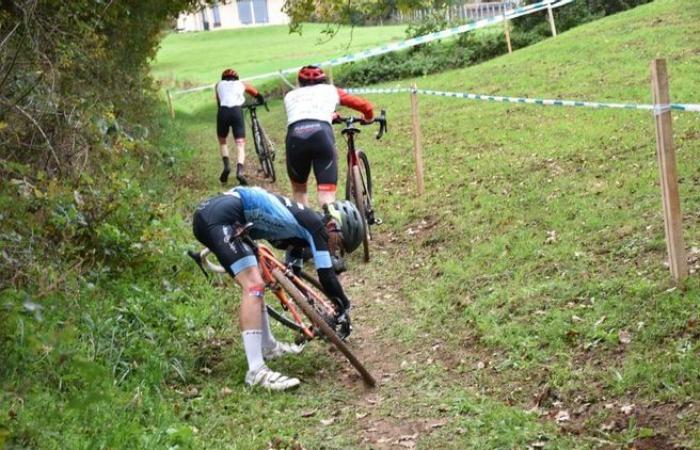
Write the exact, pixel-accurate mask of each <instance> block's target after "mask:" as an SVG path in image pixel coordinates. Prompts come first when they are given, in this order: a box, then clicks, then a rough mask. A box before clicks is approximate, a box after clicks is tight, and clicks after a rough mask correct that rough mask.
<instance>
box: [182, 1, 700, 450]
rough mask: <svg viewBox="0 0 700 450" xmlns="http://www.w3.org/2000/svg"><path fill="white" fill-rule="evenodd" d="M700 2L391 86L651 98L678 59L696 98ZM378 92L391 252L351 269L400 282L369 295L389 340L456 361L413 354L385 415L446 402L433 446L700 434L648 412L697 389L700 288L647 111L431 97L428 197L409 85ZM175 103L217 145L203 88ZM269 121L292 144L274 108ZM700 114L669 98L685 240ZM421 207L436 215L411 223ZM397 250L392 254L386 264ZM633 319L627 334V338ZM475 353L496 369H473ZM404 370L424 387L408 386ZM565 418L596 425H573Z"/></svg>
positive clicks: (645, 10) (188, 123)
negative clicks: (662, 179)
mask: <svg viewBox="0 0 700 450" xmlns="http://www.w3.org/2000/svg"><path fill="white" fill-rule="evenodd" d="M698 19H700V8H699V7H698V5H697V4H696V3H694V2H692V1H657V2H655V3H653V4H650V5H648V6H645V7H641V8H638V9H636V10H634V11H631V12H629V13H626V14H620V15H617V16H613V17H610V18H607V19H605V20H601V21H599V22H596V23H593V24H590V25H587V26H585V27H581V28H579V29H574V30H571V31H570V32H567V33H564V34H562V35H560V36H559V37H558V38H557V39H550V40H547V41H545V42H542V43H540V44H537V45H535V46H533V47H532V48H528V49H524V50H521V51H518V52H516V53H514V54H513V55H510V56H504V57H501V58H497V59H495V60H493V61H490V62H488V63H486V64H482V65H480V66H477V67H473V68H469V69H464V70H456V71H452V72H448V73H445V74H442V75H436V76H430V77H425V78H421V79H417V80H405V81H402V82H399V83H392V84H391V86H395V85H400V86H408V85H410V83H411V82H412V81H415V82H417V83H418V85H419V87H423V88H430V89H439V90H453V91H465V92H474V93H482V94H495V95H511V96H529V97H544V98H566V99H580V100H591V101H627V102H636V103H649V102H650V95H651V94H650V88H649V77H650V75H649V67H650V62H651V60H652V59H653V58H654V57H665V58H667V60H668V64H669V72H670V74H671V80H670V84H671V95H672V99H673V101H676V102H688V103H700V95H698V91H697V89H696V86H697V85H698V83H699V82H700V75H698V74H699V73H700V72H699V71H698V69H699V68H700V53H698V48H700V39H699V38H698V37H697V36H698V35H697V31H699V26H698V23H700V20H698ZM372 100H373V101H374V102H375V104H376V105H377V106H378V107H381V108H386V109H387V110H388V111H389V117H390V130H391V133H390V134H389V135H387V136H386V137H385V139H384V140H383V141H382V142H381V143H379V144H376V143H373V142H372V141H371V140H370V139H369V138H368V136H365V135H364V134H363V135H362V136H361V137H362V143H363V144H364V145H366V146H367V147H368V149H367V150H368V151H369V154H370V158H371V160H372V164H373V170H374V171H373V174H374V179H375V183H376V186H377V188H378V192H377V196H376V197H377V207H378V210H379V211H380V214H381V215H382V217H383V218H384V219H385V221H386V222H387V223H386V225H384V226H382V228H380V229H378V230H379V243H378V246H379V248H382V249H384V252H385V254H382V253H379V254H376V256H377V257H376V259H375V261H374V262H373V263H372V264H370V266H369V267H366V266H362V265H360V264H359V263H358V261H355V265H354V267H353V271H354V272H355V274H354V275H353V277H354V278H359V279H364V280H365V284H366V286H367V287H365V288H363V289H361V290H360V291H359V296H360V298H361V299H363V300H364V301H365V302H366V303H367V301H368V300H369V303H373V301H372V300H371V299H373V298H375V297H377V295H378V292H379V293H381V292H382V291H384V289H385V288H382V286H386V285H387V283H388V285H389V286H392V287H394V286H395V289H396V291H397V293H398V297H399V298H401V299H402V301H401V302H400V303H399V304H398V305H397V304H392V305H391V306H388V305H382V309H377V308H379V307H378V306H375V307H373V306H368V308H369V311H368V312H366V313H365V314H364V315H363V316H362V319H364V320H365V321H367V322H369V324H367V325H366V326H372V327H374V326H375V324H377V323H378V324H380V327H381V328H382V330H383V331H382V332H380V333H379V336H375V339H379V342H382V344H383V345H387V346H388V348H393V347H394V346H396V345H400V346H401V348H403V347H404V346H405V347H408V348H419V349H420V348H423V347H425V346H428V344H426V343H424V342H425V341H428V342H432V341H433V340H434V339H441V340H443V341H444V342H445V343H444V344H443V346H444V347H446V348H447V349H446V350H444V351H445V353H447V354H448V355H449V356H447V357H446V359H447V360H456V361H458V363H453V364H449V365H450V366H453V367H452V368H451V369H450V370H448V371H447V373H446V374H445V373H444V372H442V371H441V370H440V369H439V368H443V369H444V364H445V363H443V365H441V364H440V363H439V362H438V361H433V362H432V363H431V364H426V363H425V358H427V356H426V353H423V361H422V362H421V361H420V360H417V361H416V363H415V365H411V366H410V377H409V375H404V373H403V372H404V371H401V372H400V373H401V375H400V376H399V375H397V376H396V378H398V379H397V380H396V381H394V383H391V388H389V389H391V395H390V396H395V397H396V398H395V400H394V401H391V402H389V403H390V404H389V405H388V406H387V405H385V407H384V410H383V411H382V412H381V413H380V414H379V416H380V417H381V416H383V415H384V414H386V416H387V417H395V416H396V417H397V419H396V420H394V421H393V422H394V423H396V422H400V421H401V418H402V417H405V420H409V419H408V417H411V416H418V417H420V415H421V411H428V412H429V414H436V415H437V416H439V417H449V425H447V426H446V427H444V428H440V429H439V430H438V431H436V432H432V433H426V434H425V435H423V434H422V433H421V436H422V437H421V438H420V439H419V440H418V443H419V446H423V447H426V448H429V447H450V446H452V447H454V448H465V447H469V448H511V447H514V446H521V447H522V446H525V445H527V444H528V443H531V442H533V441H535V440H538V439H540V438H541V437H544V440H546V442H548V445H549V446H552V447H553V448H562V447H572V448H579V447H582V446H583V447H587V446H594V445H597V444H600V443H601V442H603V441H610V442H615V443H616V444H615V445H626V444H628V443H631V442H633V441H634V440H635V439H645V438H648V435H649V433H650V431H649V430H650V429H651V430H652V432H651V434H652V435H655V436H657V438H659V436H661V437H663V438H668V439H671V441H673V442H676V443H684V444H685V445H691V446H695V445H700V441H699V440H698V439H699V436H698V434H697V433H696V432H694V431H692V430H693V424H695V425H697V422H698V414H697V410H695V409H693V410H692V411H691V412H690V413H689V414H686V415H685V416H684V419H683V420H682V421H680V422H679V421H676V420H674V419H673V415H671V414H669V415H668V416H666V417H664V418H662V419H653V420H652V419H650V417H655V416H654V414H657V413H656V412H654V406H653V405H655V404H657V403H658V402H668V403H669V404H672V405H676V407H677V409H678V410H681V409H682V406H681V405H682V403H683V402H684V401H685V399H686V398H694V397H697V396H698V395H699V394H700V383H698V379H699V378H698V376H697V375H698V373H700V358H699V357H698V347H697V344H696V343H695V342H694V341H693V339H692V338H690V336H692V335H693V334H692V333H694V332H695V331H693V330H694V328H693V327H694V325H693V324H694V323H696V321H697V319H698V315H699V313H700V311H698V304H697V298H698V296H699V295H700V287H699V283H698V281H697V278H696V277H695V276H692V277H691V279H690V280H689V282H688V283H687V288H686V290H685V291H677V290H676V291H671V292H667V289H668V288H670V287H671V283H670V276H669V271H668V269H667V268H666V267H665V266H664V265H663V264H662V263H663V261H664V258H665V244H664V234H663V218H662V215H661V202H660V193H659V187H658V181H657V180H658V169H657V163H656V158H655V144H654V142H655V140H654V139H655V138H654V126H653V121H652V118H651V117H650V115H649V114H648V113H644V112H635V111H605V110H590V109H582V108H577V109H573V108H552V107H550V108H547V107H538V106H521V105H508V104H491V103H486V102H474V101H466V100H458V99H445V98H435V97H421V98H420V108H421V125H422V132H423V138H424V142H423V147H424V158H425V165H426V194H425V195H424V196H423V197H422V198H416V195H415V187H414V181H413V161H412V158H411V150H410V149H411V146H412V143H411V134H410V130H411V125H410V103H409V99H408V96H406V95H375V96H372ZM177 105H178V106H177V107H178V114H179V117H180V118H179V119H178V123H180V124H182V126H185V127H188V132H187V133H188V134H189V135H190V136H191V137H190V139H191V141H190V142H192V143H193V144H194V145H198V146H204V147H208V148H210V150H206V151H207V152H211V153H210V154H211V159H215V157H214V156H213V155H214V153H215V147H214V145H213V143H212V142H211V141H213V138H212V137H211V136H210V133H209V132H208V130H205V129H203V127H207V126H209V123H210V122H211V119H210V117H211V115H212V114H213V107H212V105H211V102H210V101H209V99H208V98H207V97H206V96H205V95H201V96H198V95H193V96H191V97H187V98H185V97H183V98H181V99H179V100H178V103H177ZM262 120H263V121H264V123H265V124H266V126H267V127H268V128H269V129H270V131H272V133H273V135H274V136H275V138H276V141H277V142H283V140H282V138H283V127H282V126H277V125H276V124H283V123H284V122H283V120H284V116H283V112H282V111H280V109H279V106H278V105H275V107H274V108H273V112H272V113H271V114H269V115H265V116H263V118H262ZM699 125H700V117H698V116H697V115H695V114H687V113H674V127H675V130H674V131H675V136H676V138H675V142H676V148H677V152H678V159H679V161H678V162H679V171H680V175H681V195H682V207H683V211H684V212H685V238H686V244H687V247H688V248H691V247H697V246H700V231H699V230H698V227H697V225H698V220H697V214H696V211H697V210H698V209H699V208H700V197H698V196H697V195H695V193H694V185H695V183H696V181H697V180H698V176H699V175H700V174H698V171H697V168H696V167H695V164H694V162H695V160H696V159H697V158H696V156H697V154H698V151H700V140H699V138H698V134H697V131H696V130H697V127H698V126H699ZM340 148H341V149H342V145H340ZM214 164H215V165H214V168H212V169H210V173H209V175H208V176H209V177H210V178H214V176H215V173H216V170H217V169H218V167H217V166H216V164H218V163H217V162H214ZM278 169H283V167H282V166H280V167H279V168H278ZM281 189H282V190H283V191H286V190H287V187H286V186H285V184H284V182H282V186H281ZM422 221H425V222H427V223H428V224H429V225H431V226H432V225H434V224H436V225H434V227H433V228H431V229H430V231H428V232H420V231H419V232H418V233H417V234H408V232H409V230H413V231H415V230H416V229H418V230H420V227H421V222H422ZM550 236H555V238H554V239H549V241H548V237H550ZM387 242H391V243H387ZM408 255H413V256H412V257H409V256H408ZM385 265H390V266H392V267H393V270H378V269H377V268H378V267H383V266H385ZM418 280H420V281H418ZM377 289H379V291H377ZM351 292H352V293H353V294H354V296H355V298H357V296H358V291H356V290H351ZM379 295H381V294H379ZM366 303H365V304H366ZM389 303H391V302H389ZM407 307H408V308H410V311H412V315H411V316H410V317H412V318H413V320H409V318H403V319H402V320H399V321H398V323H397V322H396V321H391V320H386V319H381V318H370V317H371V316H373V315H375V314H381V315H386V314H387V311H396V314H399V315H401V316H402V317H403V316H404V313H403V312H399V311H402V310H404V309H405V308H407ZM380 311H382V312H381V313H380ZM368 316H370V317H368ZM416 324H418V326H416ZM362 325H363V322H359V325H358V326H362ZM621 331H622V332H627V333H630V335H631V336H632V342H631V343H630V344H627V345H625V344H621V343H620V341H619V336H620V332H621ZM465 343H468V344H466V346H465ZM417 353H419V354H420V353H421V351H420V350H418V351H417ZM429 353H430V352H428V353H427V354H429ZM480 362H481V363H483V364H484V365H485V369H475V367H476V365H477V364H478V363H480ZM455 364H456V365H455ZM436 370H437V372H436ZM438 373H439V375H438ZM410 382H417V383H419V384H420V387H419V388H418V389H417V390H415V389H412V388H410V387H402V384H403V383H410ZM544 387H549V389H551V390H552V391H554V392H556V393H557V394H556V395H557V396H558V397H557V398H555V399H554V400H552V399H550V400H546V401H544V402H543V404H542V407H541V409H540V413H541V414H544V416H543V417H542V418H540V419H538V418H537V417H536V416H533V415H525V416H523V415H522V412H523V411H524V410H528V409H530V408H531V407H532V405H533V396H537V395H538V394H539V393H540V392H541V391H542V389H544ZM552 401H556V402H560V403H556V405H558V406H553V405H552ZM635 402H636V405H637V408H638V415H637V416H635V417H633V418H631V419H629V418H628V419H627V420H622V422H621V423H622V424H623V425H620V426H618V427H616V428H613V429H611V430H608V431H603V432H601V431H600V430H601V426H603V425H604V424H606V423H608V422H609V421H611V420H613V419H614V417H617V415H619V414H620V413H619V408H620V407H621V405H622V404H625V403H635ZM582 403H589V404H590V406H588V408H589V409H588V410H587V411H588V412H586V413H581V414H580V415H578V416H576V415H574V416H572V417H573V419H572V421H571V422H569V423H564V424H563V426H557V425H555V424H554V421H553V417H554V416H555V415H556V413H557V412H558V410H559V409H566V410H569V411H571V412H572V414H573V411H575V410H576V409H578V408H580V405H581V404H582ZM610 403H612V404H613V405H614V406H613V408H612V409H606V408H605V404H610ZM441 404H443V405H448V406H443V407H440V406H439V405H441ZM461 404H467V405H472V406H470V407H468V408H467V410H468V413H467V414H466V416H464V415H463V414H464V413H462V412H461V409H460V408H459V407H455V406H454V405H461ZM450 405H452V406H450ZM475 405H476V406H475ZM508 405H510V406H508ZM426 408H427V410H426ZM455 408H456V409H455ZM443 410H444V411H443ZM399 411H400V413H398V412H399ZM397 414H398V416H397ZM658 414H661V413H658ZM387 420H388V421H389V422H392V420H390V419H387ZM357 427H358V428H359V429H361V428H362V425H361V424H358V426H357ZM460 430H461V431H460ZM567 430H582V433H583V434H582V436H583V437H582V438H581V439H576V440H575V442H576V443H574V441H569V439H570V436H571V435H570V434H569V431H567ZM679 430H683V431H680V435H676V434H675V433H677V432H679ZM571 432H573V431H571ZM576 433H581V431H576ZM407 434H411V433H408V432H407ZM538 436H539V437H538ZM601 439H602V441H601ZM659 439H660V438H659ZM691 443H693V444H691ZM657 445H659V444H658V443H657Z"/></svg>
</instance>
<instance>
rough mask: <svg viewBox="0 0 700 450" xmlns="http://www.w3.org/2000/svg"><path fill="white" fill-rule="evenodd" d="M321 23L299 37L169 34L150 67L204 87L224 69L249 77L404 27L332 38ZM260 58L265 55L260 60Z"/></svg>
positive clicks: (252, 32) (276, 31)
mask: <svg viewBox="0 0 700 450" xmlns="http://www.w3.org/2000/svg"><path fill="white" fill-rule="evenodd" d="M325 28H326V27H325V25H321V24H304V26H303V29H302V34H301V35H299V34H296V33H289V27H287V26H286V25H284V26H271V27H257V28H246V29H240V30H221V31H216V32H206V33H204V32H202V33H181V34H174V33H171V34H168V35H167V36H166V37H165V39H164V40H163V44H162V47H161V50H160V51H159V52H158V56H157V57H156V60H155V62H154V65H153V74H154V75H155V76H156V78H160V79H167V80H169V81H170V82H173V81H175V80H176V81H177V83H178V84H179V85H183V84H188V85H189V84H207V83H214V82H216V80H218V79H219V77H220V75H221V71H222V70H223V69H224V68H225V67H233V68H235V69H236V70H237V71H238V73H239V74H240V75H241V77H251V76H254V75H260V74H263V73H268V72H274V71H277V70H280V69H286V68H289V67H298V66H301V65H304V64H311V63H317V62H321V61H325V60H327V59H330V58H333V57H336V56H340V55H344V54H347V53H354V52H357V51H360V50H364V49H365V48H369V47H374V46H376V45H379V44H384V43H387V42H392V41H396V40H399V39H403V38H404V37H405V35H404V30H405V27H404V26H385V27H356V28H350V27H342V28H340V29H339V30H338V33H337V35H336V36H335V37H334V38H333V39H330V40H329V39H328V37H327V35H325V34H324V33H323V30H324V29H325ZM263 55H264V56H263Z"/></svg>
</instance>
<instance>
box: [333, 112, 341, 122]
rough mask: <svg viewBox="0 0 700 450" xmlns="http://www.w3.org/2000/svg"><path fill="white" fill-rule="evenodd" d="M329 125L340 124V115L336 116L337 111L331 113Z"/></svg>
mask: <svg viewBox="0 0 700 450" xmlns="http://www.w3.org/2000/svg"><path fill="white" fill-rule="evenodd" d="M331 123H342V120H341V118H340V114H338V112H337V111H333V114H332V115H331Z"/></svg>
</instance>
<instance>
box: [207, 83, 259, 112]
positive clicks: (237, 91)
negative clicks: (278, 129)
mask: <svg viewBox="0 0 700 450" xmlns="http://www.w3.org/2000/svg"><path fill="white" fill-rule="evenodd" d="M246 92H247V93H248V94H250V95H252V96H253V97H255V96H257V95H258V91H257V89H255V88H254V87H253V86H251V85H249V84H248V83H244V82H242V81H239V80H222V81H219V82H218V83H216V100H217V103H218V105H219V106H227V107H229V108H231V107H234V106H241V105H242V104H243V103H245V95H243V94H244V93H246Z"/></svg>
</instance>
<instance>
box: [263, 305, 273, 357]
mask: <svg viewBox="0 0 700 450" xmlns="http://www.w3.org/2000/svg"><path fill="white" fill-rule="evenodd" d="M274 346H275V337H274V336H273V335H272V330H271V329H270V318H269V317H268V315H267V308H266V307H265V304H264V303H263V310H262V348H272V347H274Z"/></svg>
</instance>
